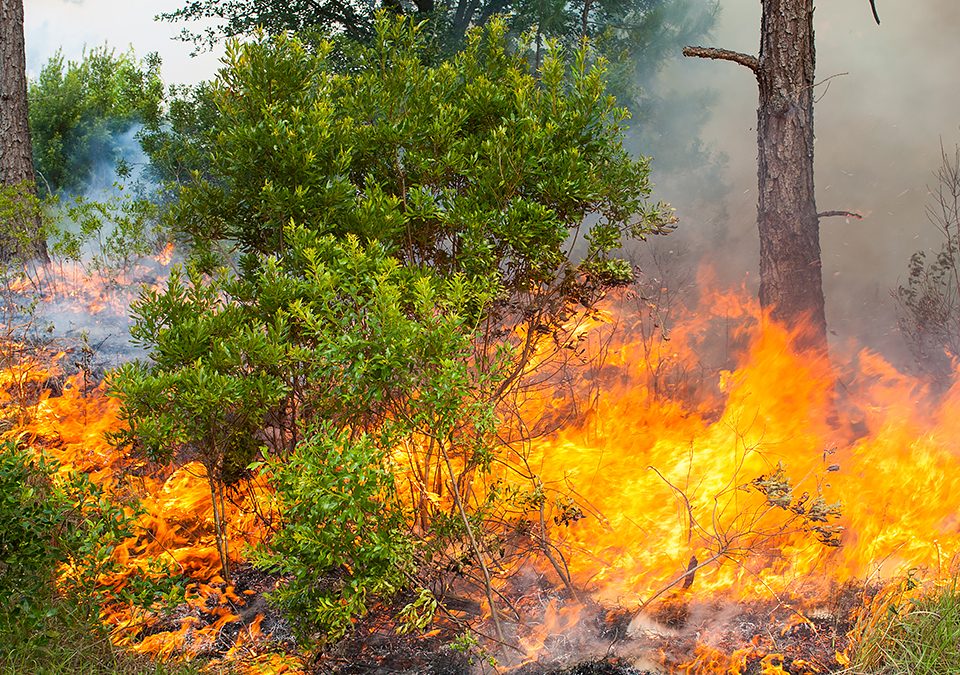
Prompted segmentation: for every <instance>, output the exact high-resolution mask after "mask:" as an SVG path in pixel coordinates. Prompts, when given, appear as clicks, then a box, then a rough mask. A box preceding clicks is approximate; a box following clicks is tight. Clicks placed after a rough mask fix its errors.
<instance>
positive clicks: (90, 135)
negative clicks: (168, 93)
mask: <svg viewBox="0 0 960 675" xmlns="http://www.w3.org/2000/svg"><path fill="white" fill-rule="evenodd" d="M28 92H29V100H30V130H31V133H32V137H33V162H34V168H35V169H36V172H37V174H38V176H39V180H38V184H39V185H40V188H41V190H42V191H44V192H49V193H58V192H61V191H66V192H76V191H78V190H81V188H85V187H88V186H89V185H90V184H91V182H93V183H96V182H98V179H100V180H99V182H101V183H103V182H106V183H107V184H108V185H109V181H110V179H111V178H112V177H113V176H114V175H116V174H118V173H119V174H121V175H123V174H125V173H127V172H129V171H130V170H131V169H132V167H130V166H128V161H129V158H130V157H131V156H134V157H135V156H136V155H139V154H140V147H139V145H138V142H137V138H136V134H137V132H138V131H139V129H140V127H141V125H150V126H156V125H158V124H159V123H160V115H161V105H162V102H163V98H164V92H163V82H162V80H161V79H160V58H159V57H158V56H157V55H156V54H149V55H147V57H146V58H144V59H142V60H141V59H138V58H137V57H136V55H135V54H134V53H133V52H132V51H128V52H126V53H122V54H117V53H116V52H115V51H113V50H111V49H108V48H107V47H106V46H103V47H99V48H97V49H93V50H91V51H89V52H87V53H85V54H84V56H83V59H82V60H80V61H66V62H65V61H64V59H63V55H62V54H59V53H58V54H57V55H55V56H54V57H53V58H51V59H50V60H49V61H48V62H47V63H46V65H44V67H43V69H42V70H41V71H40V75H39V76H38V77H37V79H36V80H34V81H32V82H30V85H29V90H28Z"/></svg>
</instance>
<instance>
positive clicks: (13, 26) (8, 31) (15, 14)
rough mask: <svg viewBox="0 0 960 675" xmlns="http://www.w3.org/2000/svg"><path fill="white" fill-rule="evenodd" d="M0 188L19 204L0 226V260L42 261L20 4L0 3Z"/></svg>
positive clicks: (43, 246)
mask: <svg viewBox="0 0 960 675" xmlns="http://www.w3.org/2000/svg"><path fill="white" fill-rule="evenodd" d="M0 184H2V185H3V186H5V187H8V188H13V189H14V192H13V199H15V200H18V201H19V202H20V204H19V205H18V206H19V208H17V209H16V211H17V212H18V214H19V215H17V216H16V217H14V218H13V219H12V221H11V222H4V223H0V260H3V261H10V260H12V259H16V258H20V259H23V260H37V259H39V260H41V261H44V262H46V261H47V260H48V258H47V244H46V241H44V239H43V236H42V234H41V227H40V215H39V212H38V210H37V208H36V196H37V192H36V189H37V188H36V182H35V180H34V175H33V157H32V147H31V145H30V122H29V118H28V116H27V73H26V56H25V52H24V40H23V0H0Z"/></svg>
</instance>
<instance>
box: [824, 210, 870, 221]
mask: <svg viewBox="0 0 960 675" xmlns="http://www.w3.org/2000/svg"><path fill="white" fill-rule="evenodd" d="M837 216H843V217H844V218H856V219H857V220H863V214H862V213H857V212H856V211H821V212H820V213H818V214H817V218H820V219H823V218H835V217H837Z"/></svg>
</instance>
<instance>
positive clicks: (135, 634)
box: [0, 293, 960, 675]
mask: <svg viewBox="0 0 960 675" xmlns="http://www.w3.org/2000/svg"><path fill="white" fill-rule="evenodd" d="M631 302H632V300H631V298H630V297H629V296H623V297H620V298H618V299H616V301H611V302H610V303H609V304H608V305H606V306H605V307H604V308H603V309H602V311H600V312H596V313H594V314H592V315H590V316H589V317H583V318H582V319H581V321H580V322H579V323H578V324H577V325H576V326H575V327H574V328H572V332H573V333H574V335H575V337H576V340H577V351H576V354H577V358H579V359H580V360H581V361H582V362H583V364H584V365H582V366H580V367H579V369H574V370H570V369H566V368H560V367H557V368H555V369H554V370H552V371H550V372H552V376H553V377H554V378H556V380H557V381H556V382H554V383H553V384H554V385H555V386H551V387H544V386H540V387H533V388H530V389H529V390H528V391H526V393H525V394H524V396H523V399H522V401H521V402H520V408H519V409H520V411H521V412H522V415H523V420H524V426H525V428H526V429H528V430H532V432H531V433H529V434H528V435H527V436H526V437H525V438H524V439H523V441H522V442H516V443H513V444H511V445H509V447H507V448H505V449H503V452H502V456H503V457H504V459H503V465H504V467H505V468H504V469H503V471H502V473H500V474H498V475H495V476H493V479H495V480H500V481H503V482H511V481H512V482H514V483H515V484H517V485H518V487H520V488H524V489H529V488H530V487H531V483H530V480H529V479H523V480H520V479H517V478H516V475H517V473H518V472H517V471H515V470H514V469H516V467H518V466H520V467H524V468H525V469H529V471H530V472H532V473H533V474H535V475H536V481H537V483H536V485H537V486H538V487H539V489H541V490H542V491H543V494H545V495H546V496H547V501H546V504H547V506H546V507H545V511H544V513H543V516H544V517H543V520H542V522H541V523H540V527H541V528H542V535H543V536H544V538H545V546H544V548H545V549H547V550H552V551H555V554H556V557H557V558H558V559H555V560H553V561H550V563H548V562H546V561H543V565H542V568H541V570H540V572H541V574H542V575H544V576H546V577H549V578H551V579H552V580H553V582H554V583H556V585H557V586H558V587H560V586H563V585H564V583H566V584H567V585H569V587H571V588H572V589H575V590H576V592H577V595H579V596H580V597H578V598H577V599H576V601H573V600H571V601H568V602H562V601H560V600H559V597H558V596H557V595H556V594H554V595H549V596H547V595H545V596H544V598H543V600H542V603H541V610H542V611H541V612H540V613H541V615H542V619H541V620H534V621H531V622H530V625H529V626H527V627H526V628H525V629H521V630H519V631H518V642H519V644H520V647H521V649H522V650H523V651H524V652H525V653H526V655H527V659H528V660H529V659H535V658H537V657H538V656H539V655H540V654H542V653H544V652H545V651H548V650H549V648H550V643H551V640H553V641H554V642H556V636H558V635H563V634H567V633H571V632H573V631H575V630H576V628H575V627H576V626H577V625H578V624H580V623H582V622H584V621H585V619H586V617H587V616H590V615H591V613H592V612H593V610H592V609H590V608H591V607H593V606H595V604H596V603H599V604H600V605H603V606H606V607H618V608H625V609H626V610H628V611H630V612H636V611H639V610H641V609H642V610H644V611H645V612H646V611H653V610H655V608H657V607H658V606H661V605H664V604H669V603H678V604H680V605H684V604H685V603H687V602H688V601H689V600H690V599H691V598H697V599H700V600H703V601H723V602H734V603H750V602H758V601H767V602H773V603H774V604H775V606H776V607H777V609H778V610H779V611H781V612H782V613H783V614H784V616H786V617H787V618H786V619H784V620H783V622H782V624H781V625H784V626H786V628H785V630H808V629H809V630H815V628H809V627H810V626H812V625H813V624H812V623H811V621H810V620H809V618H808V616H807V615H808V614H809V613H810V612H812V611H813V610H814V609H815V608H817V607H818V606H819V605H820V604H823V602H824V598H826V597H827V594H829V593H830V592H832V591H831V589H836V588H838V587H840V586H842V585H843V584H846V583H848V582H851V581H862V580H865V579H871V580H874V581H880V580H885V579H893V578H896V577H897V575H901V574H903V573H904V571H905V570H907V569H920V570H926V572H927V573H928V574H929V575H930V576H934V577H936V576H944V575H947V574H949V573H950V572H951V571H952V566H953V564H954V562H955V561H954V557H955V555H956V552H957V551H958V550H960V516H958V515H957V513H958V511H960V509H958V507H960V503H958V502H960V497H958V496H957V495H960V470H958V469H960V465H958V445H957V441H956V440H955V439H957V438H960V418H958V416H957V415H956V414H954V413H953V411H954V410H956V409H957V408H958V406H960V380H958V384H957V385H955V386H954V387H953V388H952V389H950V390H949V391H947V392H946V393H945V394H943V395H942V396H939V397H937V396H934V394H933V393H932V392H931V391H930V390H929V389H928V388H927V387H926V386H925V385H924V384H923V383H921V382H919V381H918V380H916V379H914V378H911V377H909V376H907V375H904V374H902V373H900V372H898V371H897V370H896V369H895V368H894V367H893V366H891V365H890V364H889V363H887V362H886V361H885V360H884V359H883V358H882V357H880V356H879V355H877V354H874V353H871V352H868V351H861V352H859V353H852V354H851V355H850V356H849V357H847V358H846V359H844V360H843V361H842V362H841V360H839V359H838V360H836V361H835V362H833V363H831V362H829V361H828V360H826V358H824V357H822V356H816V355H810V354H802V353H797V352H796V351H795V350H794V349H793V348H792V347H791V344H792V341H791V338H792V336H791V334H790V333H789V332H788V331H787V330H785V329H784V328H783V327H781V326H778V325H775V324H773V323H771V322H770V321H768V320H767V318H766V317H765V316H764V315H763V314H762V313H761V312H760V310H759V309H758V308H757V307H756V305H755V303H753V302H750V301H746V300H744V299H743V294H742V293H716V294H712V295H708V296H707V297H705V298H704V299H703V303H702V306H703V307H707V308H708V309H706V310H698V311H697V312H693V313H691V314H690V315H689V316H685V317H683V318H682V319H680V320H678V321H676V322H675V325H673V326H671V329H670V331H669V339H662V338H661V336H660V333H659V332H658V331H652V330H651V326H650V323H649V317H648V315H646V314H645V313H644V312H643V311H638V308H637V306H635V305H631ZM641 309H642V308H641ZM658 330H659V329H658ZM836 351H837V352H839V351H842V350H841V349H838V350H836ZM62 358H63V356H62V354H60V355H54V356H53V358H52V359H51V363H52V365H51V366H49V368H45V367H43V366H40V365H38V364H36V363H35V362H30V361H27V360H23V361H21V362H15V360H14V359H12V358H10V357H8V358H6V359H4V361H5V363H6V367H5V369H4V370H3V371H2V372H0V378H2V383H3V386H2V387H0V391H3V392H4V395H5V396H6V397H7V398H6V400H5V401H4V404H5V405H6V406H8V408H10V407H15V406H16V405H17V402H18V400H19V398H23V396H24V395H25V394H24V391H27V390H30V387H31V386H33V387H35V389H36V390H37V391H39V390H41V389H43V388H42V387H41V386H40V384H39V383H43V382H44V381H45V380H46V379H48V378H49V377H51V376H52V375H53V374H54V373H53V372H52V370H51V369H55V368H56V365H55V364H56V362H57V361H58V360H60V359H62ZM533 358H534V360H535V361H536V360H538V359H540V360H542V361H543V362H544V363H546V362H548V361H549V359H551V358H553V356H551V355H550V354H548V353H547V352H544V353H543V354H536V355H534V357H533ZM571 373H574V375H575V377H573V378H572V379H571ZM563 378H566V379H563ZM561 380H563V381H561ZM31 382H32V383H34V384H33V385H31V384H30V383H31ZM541 384H542V383H541ZM18 391H19V392H21V394H20V395H19V396H18V395H17V394H16V392H18ZM22 422H23V423H22V426H20V427H19V428H18V430H17V433H25V434H26V437H27V438H28V440H29V441H30V442H31V443H33V444H34V445H35V446H36V447H37V448H42V450H43V452H45V453H47V454H48V455H50V456H52V457H54V458H56V459H57V460H58V461H59V462H61V464H62V465H63V467H64V471H67V470H78V471H83V472H85V473H87V474H89V475H90V477H91V479H92V480H94V481H95V482H97V483H98V484H100V485H102V486H103V487H104V489H105V490H107V492H108V493H109V494H111V495H114V496H115V497H116V499H117V500H119V501H120V502H123V501H124V500H125V499H128V498H129V497H135V498H136V500H137V501H138V502H139V504H140V505H141V508H142V513H140V515H139V516H138V518H139V521H138V522H139V526H140V533H139V534H138V535H137V536H135V537H133V538H131V539H130V540H128V541H126V542H124V544H123V546H121V547H120V548H119V549H118V550H117V552H116V554H115V557H116V560H117V561H118V562H120V563H121V564H122V565H124V566H126V568H127V569H129V573H127V574H119V575H115V576H113V577H109V578H103V579H101V580H100V581H101V583H103V584H110V585H114V586H120V585H122V584H124V583H127V577H128V576H129V575H133V574H135V573H142V574H168V575H182V576H183V578H184V579H186V580H187V582H186V598H185V602H184V605H183V607H182V612H180V613H181V614H182V616H181V617H180V618H179V619H177V620H176V621H175V622H173V623H170V622H169V621H167V622H166V623H163V622H162V621H161V618H160V617H159V616H158V615H154V614H152V613H151V612H150V611H145V610H134V609H132V608H129V607H121V606H117V607H107V608H105V610H104V621H105V622H106V623H107V624H108V625H109V626H111V628H112V630H113V635H114V638H115V640H116V642H117V643H118V644H120V645H124V646H127V647H131V648H133V649H135V650H137V651H141V652H144V653H149V654H153V655H155V656H157V657H159V658H167V657H171V656H187V657H189V656H191V655H198V654H210V653H213V652H214V651H216V650H215V649H214V644H215V643H217V640H218V639H219V636H220V635H221V634H222V633H223V631H224V629H225V627H227V626H233V627H235V628H238V631H236V632H235V634H236V638H235V639H233V642H232V643H231V645H230V646H228V648H224V649H220V654H221V655H225V657H226V658H230V659H240V660H242V661H243V663H244V664H245V665H244V667H245V668H248V669H251V668H254V666H253V665H251V664H259V665H257V666H256V668H259V670H257V669H253V670H249V672H277V673H281V672H295V671H296V670H297V668H298V667H299V665H298V663H297V662H296V661H295V660H290V659H287V658H286V657H281V656H278V655H276V654H271V653H270V652H269V650H267V649H264V648H263V647H262V644H263V643H262V640H263V638H264V635H265V628H264V617H263V615H262V614H258V613H256V612H253V613H250V612H247V611H246V610H245V607H246V604H247V601H248V599H249V596H248V595H246V594H245V593H244V592H243V591H240V590H238V589H237V588H236V587H234V586H230V585H228V584H226V583H225V582H224V579H223V578H221V576H220V572H219V569H220V568H219V561H218V556H217V548H216V542H215V538H214V525H213V508H212V504H211V499H210V491H209V486H208V483H207V479H206V474H205V471H204V468H203V466H202V465H201V464H199V463H197V462H187V463H185V464H183V465H181V466H178V467H176V468H174V467H156V466H147V465H146V464H144V463H143V462H142V461H140V460H136V459H133V458H132V457H131V456H129V455H127V454H126V453H124V452H122V451H120V450H118V449H117V448H116V447H113V446H112V445H110V444H109V443H108V442H107V441H106V440H105V437H104V435H105V433H108V432H111V431H116V430H117V429H118V428H119V421H118V419H117V402H116V401H115V400H113V399H110V398H109V397H107V396H106V395H105V392H104V391H103V388H102V387H96V388H93V389H91V388H90V387H89V386H87V384H86V383H85V382H83V381H81V379H80V378H78V377H75V378H72V379H70V380H69V381H67V383H66V385H65V386H64V387H63V390H62V393H61V394H60V395H56V396H54V395H51V393H50V391H49V390H46V389H44V390H43V392H42V393H41V394H40V396H39V401H38V402H37V403H36V404H35V406H34V407H33V408H32V410H31V412H30V414H29V415H24V416H23V420H22ZM515 437H516V436H515ZM405 451H406V452H410V449H409V448H407V449H405ZM414 473H415V472H414ZM524 474H525V475H527V474H528V472H527V471H524ZM406 478H409V476H406ZM411 480H412V479H411ZM484 480H489V478H482V477H478V478H477V481H478V483H479V482H482V481H484ZM439 484H440V483H437V484H436V485H439ZM428 485H429V487H428ZM436 485H434V483H433V482H428V481H427V480H421V481H420V484H419V488H416V487H414V486H412V485H411V486H410V490H409V492H410V494H411V495H413V497H412V498H413V499H414V501H416V499H417V498H416V495H418V494H419V495H420V496H421V499H420V502H422V503H423V504H424V508H429V507H431V506H432V507H437V506H438V504H439V503H440V502H441V501H442V500H443V499H446V497H443V496H441V495H440V494H438V493H437V492H435V491H434V490H435V489H436ZM273 508H274V505H273V502H272V496H271V494H270V490H269V489H268V488H267V485H266V481H265V477H264V476H258V477H251V478H249V479H246V480H245V481H244V482H242V483H241V484H240V485H239V486H237V489H236V491H235V494H234V498H233V499H231V500H230V502H229V512H228V514H227V521H228V523H229V531H228V535H229V539H230V550H231V552H232V555H233V556H235V558H236V560H235V562H237V563H239V562H241V558H242V555H243V554H242V551H243V550H244V546H246V545H251V544H256V543H257V542H259V541H262V540H263V539H264V538H265V537H267V536H268V535H269V532H268V527H267V526H266V525H265V524H264V517H263V516H264V515H265V514H266V515H268V516H269V514H271V513H272V509H273ZM267 520H269V518H267ZM559 569H562V570H565V574H568V575H569V578H568V579H561V578H558V575H559V572H558V570H559ZM498 583H499V584H500V585H501V587H503V586H504V585H505V583H506V582H505V581H504V580H502V579H501V580H498ZM487 610H489V607H487ZM657 630H658V631H660V632H659V637H660V638H661V639H662V640H663V641H669V640H670V639H673V638H674V637H677V636H679V635H680V633H671V632H670V631H671V630H672V629H670V628H668V627H666V626H661V627H660V628H658V629H657ZM655 632H656V631H655ZM845 650H846V646H845V645H833V646H830V649H829V652H828V654H829V655H830V659H831V660H832V661H831V663H826V662H824V663H819V662H818V663H814V662H813V661H810V660H804V659H803V658H800V657H799V656H797V655H794V654H780V653H777V652H774V651H771V650H769V649H766V648H765V647H763V646H761V645H754V644H739V645H729V644H721V643H719V642H718V641H713V640H712V638H711V637H710V635H709V634H705V635H703V636H700V638H699V639H697V640H695V641H694V642H693V643H691V644H690V651H689V652H688V653H687V659H686V661H685V662H677V661H673V662H672V663H671V667H672V668H673V669H674V670H675V672H681V673H733V674H736V673H744V672H747V671H748V667H749V668H751V669H752V670H750V672H754V671H755V670H756V669H759V672H762V673H769V674H771V675H773V674H777V673H786V672H790V673H807V672H809V673H817V672H825V671H826V670H827V669H828V668H829V667H831V666H832V665H833V666H835V665H836V664H837V663H839V662H843V661H844V660H846V659H847V658H848V657H847V655H846V651H845ZM664 660H667V657H664Z"/></svg>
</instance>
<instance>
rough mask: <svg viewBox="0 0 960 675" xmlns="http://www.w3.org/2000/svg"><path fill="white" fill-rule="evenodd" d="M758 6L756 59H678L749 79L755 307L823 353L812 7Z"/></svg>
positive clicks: (794, 3)
mask: <svg viewBox="0 0 960 675" xmlns="http://www.w3.org/2000/svg"><path fill="white" fill-rule="evenodd" d="M762 3H763V18H762V20H761V27H760V57H759V58H754V57H752V56H750V55H748V54H741V53H738V52H731V51H729V50H725V49H713V48H705V47H688V48H687V49H684V54H685V55H687V56H696V57H700V58H711V59H721V60H725V61H733V62H735V63H739V64H740V65H742V66H745V67H747V68H749V69H750V70H752V71H753V73H754V74H755V75H756V77H757V82H758V84H759V90H760V104H759V107H758V109H757V146H758V149H759V161H758V167H757V175H758V183H759V203H758V209H757V225H758V229H759V231H760V304H761V306H762V307H763V308H764V309H767V310H769V311H770V313H771V316H772V317H773V318H774V319H776V320H778V321H780V322H781V323H784V324H786V325H787V326H788V327H789V328H791V329H795V330H796V331H797V332H798V339H797V343H798V346H801V347H804V348H812V349H816V350H821V351H826V348H827V323H826V316H825V312H824V298H823V280H822V273H821V263H820V222H819V217H818V215H817V205H816V199H815V195H814V186H813V85H814V70H815V48H814V34H813V0H762Z"/></svg>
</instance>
